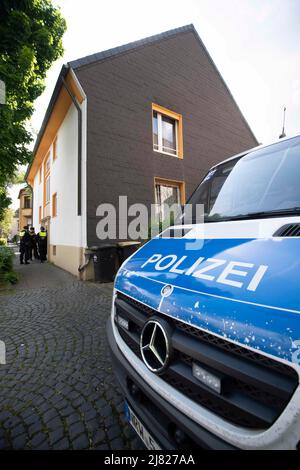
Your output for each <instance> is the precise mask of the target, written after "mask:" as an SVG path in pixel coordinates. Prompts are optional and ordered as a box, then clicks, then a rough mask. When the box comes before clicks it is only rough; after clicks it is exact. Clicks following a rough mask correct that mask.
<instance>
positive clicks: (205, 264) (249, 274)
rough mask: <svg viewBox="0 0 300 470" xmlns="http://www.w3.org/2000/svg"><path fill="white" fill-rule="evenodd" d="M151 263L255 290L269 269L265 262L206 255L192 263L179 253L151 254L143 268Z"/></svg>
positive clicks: (164, 269) (209, 279)
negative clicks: (256, 263)
mask: <svg viewBox="0 0 300 470" xmlns="http://www.w3.org/2000/svg"><path fill="white" fill-rule="evenodd" d="M149 265H152V267H153V268H154V269H155V270H156V271H169V272H171V273H176V274H183V275H185V276H193V277H196V278H198V279H204V280H206V281H214V282H217V283H219V284H226V285H228V286H232V287H237V288H239V289H241V288H242V287H244V288H246V289H247V290H249V291H253V292H255V291H256V289H257V287H258V286H259V284H260V282H261V280H262V278H263V277H264V275H265V273H266V271H267V269H268V266H266V265H263V264H261V265H259V266H255V264H254V263H245V262H242V261H227V260H224V259H219V258H204V257H200V258H198V259H197V260H196V261H195V262H193V264H191V263H189V260H188V257H187V256H182V257H181V258H178V256H177V255H166V256H163V255H162V254H158V253H156V254H153V255H152V256H150V258H148V259H147V261H145V262H144V264H142V266H141V268H142V269H143V268H146V267H147V266H148V268H149ZM243 278H244V279H243Z"/></svg>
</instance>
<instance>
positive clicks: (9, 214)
mask: <svg viewBox="0 0 300 470" xmlns="http://www.w3.org/2000/svg"><path fill="white" fill-rule="evenodd" d="M13 217H14V211H13V209H9V208H8V209H4V216H3V218H2V220H1V222H0V237H2V238H8V236H9V234H10V231H11V226H12V221H13Z"/></svg>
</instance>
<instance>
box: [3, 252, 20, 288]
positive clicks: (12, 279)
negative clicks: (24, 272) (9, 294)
mask: <svg viewBox="0 0 300 470" xmlns="http://www.w3.org/2000/svg"><path fill="white" fill-rule="evenodd" d="M14 256H15V255H14V251H13V250H12V249H11V248H8V247H7V246H0V284H5V283H11V284H15V283H16V282H17V280H18V275H17V273H15V272H14V271H13V259H14Z"/></svg>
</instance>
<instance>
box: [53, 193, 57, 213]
mask: <svg viewBox="0 0 300 470" xmlns="http://www.w3.org/2000/svg"><path fill="white" fill-rule="evenodd" d="M56 216H57V193H54V194H52V217H56Z"/></svg>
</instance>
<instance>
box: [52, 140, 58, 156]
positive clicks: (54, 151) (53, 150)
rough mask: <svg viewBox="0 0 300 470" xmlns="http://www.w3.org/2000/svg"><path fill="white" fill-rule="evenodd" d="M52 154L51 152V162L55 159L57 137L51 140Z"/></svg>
mask: <svg viewBox="0 0 300 470" xmlns="http://www.w3.org/2000/svg"><path fill="white" fill-rule="evenodd" d="M52 152H53V161H55V160H56V159H57V136H56V137H55V139H54V140H53V143H52Z"/></svg>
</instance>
